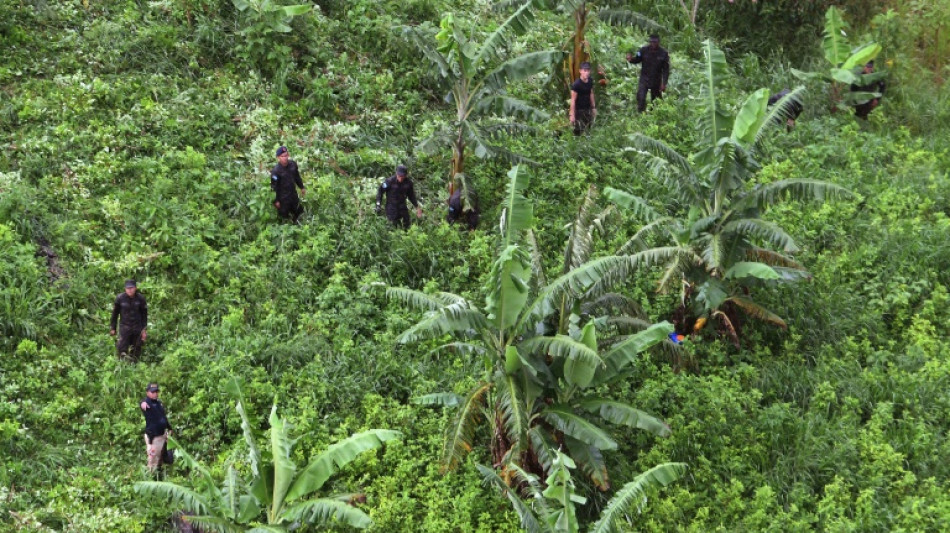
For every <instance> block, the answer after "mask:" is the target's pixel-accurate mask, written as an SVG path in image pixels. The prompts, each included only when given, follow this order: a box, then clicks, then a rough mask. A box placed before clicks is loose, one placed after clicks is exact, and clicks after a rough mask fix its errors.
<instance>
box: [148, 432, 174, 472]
mask: <svg viewBox="0 0 950 533" xmlns="http://www.w3.org/2000/svg"><path fill="white" fill-rule="evenodd" d="M167 439H168V436H167V434H165V433H162V434H161V435H156V436H154V437H152V438H151V439H149V436H148V435H145V453H146V454H147V456H148V459H147V461H146V466H148V469H149V471H150V472H155V471H156V470H158V466H159V465H160V464H161V462H162V448H164V447H165V441H166V440H167Z"/></svg>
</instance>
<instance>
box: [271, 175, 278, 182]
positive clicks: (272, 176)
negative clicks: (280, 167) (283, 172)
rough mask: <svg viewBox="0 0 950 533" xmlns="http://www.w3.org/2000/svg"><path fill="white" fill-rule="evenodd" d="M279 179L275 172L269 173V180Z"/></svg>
mask: <svg viewBox="0 0 950 533" xmlns="http://www.w3.org/2000/svg"><path fill="white" fill-rule="evenodd" d="M279 179H280V178H278V177H277V174H271V175H270V180H271V181H277V180H279Z"/></svg>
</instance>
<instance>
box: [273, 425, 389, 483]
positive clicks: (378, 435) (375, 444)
mask: <svg viewBox="0 0 950 533" xmlns="http://www.w3.org/2000/svg"><path fill="white" fill-rule="evenodd" d="M400 438H402V433H400V432H398V431H393V430H389V429H371V430H368V431H363V432H361V433H356V434H354V435H351V436H350V437H347V438H346V439H343V440H341V441H340V442H337V443H336V444H333V445H332V446H330V447H329V448H327V449H326V450H325V451H324V452H323V453H321V454H319V455H317V456H316V457H314V458H313V459H311V460H310V463H309V464H308V465H307V467H306V468H305V469H304V470H303V471H302V472H300V474H299V475H298V476H297V479H296V481H294V484H293V486H292V487H290V490H289V491H288V492H287V499H288V500H295V499H297V498H301V497H303V496H306V495H308V494H310V493H312V492H314V491H317V490H320V488H321V487H323V484H324V483H326V481H327V480H328V479H330V476H332V475H333V474H335V473H336V472H338V471H339V470H340V469H342V468H344V467H346V465H348V464H350V463H351V462H352V461H353V460H354V459H356V458H357V457H359V456H360V454H363V453H365V452H368V451H370V450H375V449H377V448H379V447H381V446H382V445H383V444H385V443H387V442H389V441H391V440H396V439H400Z"/></svg>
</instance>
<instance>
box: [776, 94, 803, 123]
mask: <svg viewBox="0 0 950 533" xmlns="http://www.w3.org/2000/svg"><path fill="white" fill-rule="evenodd" d="M790 92H792V91H790V90H789V89H782V90H781V91H779V92H778V93H776V94H773V95H772V96H770V97H769V107H772V106H773V105H775V104H777V103H778V101H779V100H781V99H782V98H785V97H786V96H788V93H790ZM804 110H805V108H804V107H803V106H802V103H801V102H799V101H797V100H794V101H792V108H791V109H790V110H789V113H788V116H787V117H786V118H785V128H786V129H787V130H788V131H792V128H794V127H795V121H796V120H798V116H799V115H801V114H802V111H804ZM776 123H777V124H780V123H781V122H776Z"/></svg>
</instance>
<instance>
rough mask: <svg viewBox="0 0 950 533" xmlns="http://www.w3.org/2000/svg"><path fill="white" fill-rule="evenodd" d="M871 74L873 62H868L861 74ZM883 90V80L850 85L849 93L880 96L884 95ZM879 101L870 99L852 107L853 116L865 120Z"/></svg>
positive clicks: (884, 86)
mask: <svg viewBox="0 0 950 533" xmlns="http://www.w3.org/2000/svg"><path fill="white" fill-rule="evenodd" d="M872 72H874V61H868V62H867V64H865V65H864V70H863V71H862V72H861V74H871V73H872ZM885 88H886V85H885V84H884V80H878V81H874V82H871V83H869V84H867V85H857V84H851V92H862V93H881V95H882V96H883V95H884V89H885ZM879 100H880V99H879V98H871V99H869V100H868V101H866V102H864V103H861V104H858V105H856V106H854V116H856V117H858V118H860V119H864V120H867V119H868V115H870V114H871V110H873V109H874V108H875V107H877V106H878V104H879V103H880V101H879Z"/></svg>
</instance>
